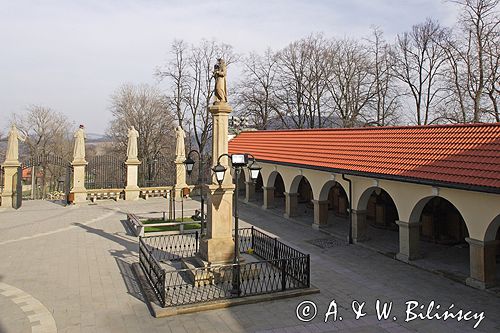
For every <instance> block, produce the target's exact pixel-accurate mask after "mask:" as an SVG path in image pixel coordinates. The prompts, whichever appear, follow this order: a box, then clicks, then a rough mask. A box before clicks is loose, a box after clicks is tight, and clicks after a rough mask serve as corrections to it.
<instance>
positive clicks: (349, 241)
mask: <svg viewBox="0 0 500 333" xmlns="http://www.w3.org/2000/svg"><path fill="white" fill-rule="evenodd" d="M342 179H343V180H345V181H347V182H348V183H349V235H348V236H347V242H348V243H349V244H352V181H351V180H350V179H349V178H346V176H345V175H344V174H342Z"/></svg>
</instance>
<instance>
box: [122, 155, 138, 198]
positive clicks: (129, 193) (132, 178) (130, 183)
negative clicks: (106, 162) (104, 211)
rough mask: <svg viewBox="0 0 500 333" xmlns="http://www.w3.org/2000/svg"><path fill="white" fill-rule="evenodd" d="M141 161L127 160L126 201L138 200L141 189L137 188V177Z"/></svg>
mask: <svg viewBox="0 0 500 333" xmlns="http://www.w3.org/2000/svg"><path fill="white" fill-rule="evenodd" d="M140 164H141V161H139V160H138V159H135V160H131V159H127V161H125V165H126V166H127V186H126V187H125V200H138V199H139V194H140V192H141V189H140V188H139V186H137V175H138V169H139V165H140Z"/></svg>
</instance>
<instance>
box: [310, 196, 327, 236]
mask: <svg viewBox="0 0 500 333" xmlns="http://www.w3.org/2000/svg"><path fill="white" fill-rule="evenodd" d="M312 203H313V205H314V224H313V228H314V229H319V228H320V227H322V226H325V225H327V224H328V203H329V201H328V200H312Z"/></svg>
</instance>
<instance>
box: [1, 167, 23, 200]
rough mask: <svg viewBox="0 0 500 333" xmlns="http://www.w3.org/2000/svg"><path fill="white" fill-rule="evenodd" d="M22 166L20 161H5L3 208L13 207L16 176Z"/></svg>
mask: <svg viewBox="0 0 500 333" xmlns="http://www.w3.org/2000/svg"><path fill="white" fill-rule="evenodd" d="M20 165H21V163H19V162H18V161H12V160H11V161H5V162H4V164H2V167H3V169H4V172H5V173H4V187H3V192H2V203H1V206H2V207H12V200H13V195H14V188H13V187H14V181H13V179H14V176H15V174H16V173H17V169H18V167H19V166H20Z"/></svg>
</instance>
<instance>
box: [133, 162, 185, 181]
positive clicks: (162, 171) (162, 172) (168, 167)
mask: <svg viewBox="0 0 500 333" xmlns="http://www.w3.org/2000/svg"><path fill="white" fill-rule="evenodd" d="M175 168H176V165H175V162H174V158H173V157H168V156H158V157H156V158H147V159H144V160H143V161H142V163H141V164H140V165H139V170H138V171H139V172H138V185H139V187H158V186H172V185H175V173H176V169H175Z"/></svg>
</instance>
